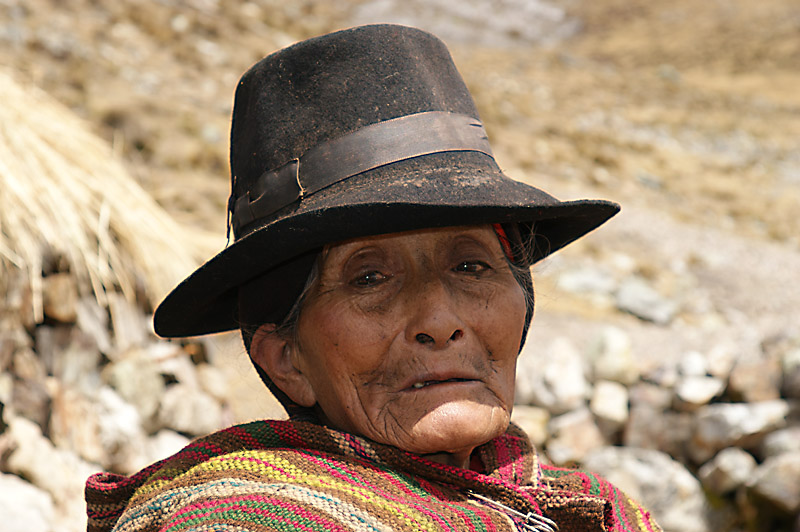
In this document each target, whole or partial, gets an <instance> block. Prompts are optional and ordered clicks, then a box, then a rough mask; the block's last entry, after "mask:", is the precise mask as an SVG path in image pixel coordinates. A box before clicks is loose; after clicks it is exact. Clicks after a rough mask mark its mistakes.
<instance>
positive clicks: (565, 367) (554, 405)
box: [515, 337, 590, 415]
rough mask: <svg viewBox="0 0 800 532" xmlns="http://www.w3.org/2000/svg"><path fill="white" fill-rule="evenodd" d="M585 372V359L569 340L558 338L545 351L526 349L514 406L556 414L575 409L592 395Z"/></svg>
mask: <svg viewBox="0 0 800 532" xmlns="http://www.w3.org/2000/svg"><path fill="white" fill-rule="evenodd" d="M529 345H531V344H530V343H529V344H526V347H527V346H529ZM585 373H586V372H585V366H584V361H583V358H582V357H581V355H580V353H579V352H578V350H577V349H576V348H575V346H574V345H573V344H572V342H570V341H569V340H567V339H566V338H563V337H558V338H556V339H555V340H553V342H552V343H551V344H550V345H549V346H547V347H545V348H542V346H540V345H537V346H535V348H531V349H525V348H523V351H522V355H521V356H520V358H519V362H518V363H517V388H516V400H515V403H516V404H530V405H534V406H540V407H542V408H546V409H547V410H548V411H549V412H550V413H551V414H554V415H558V414H563V413H565V412H568V411H570V410H574V409H576V408H578V407H580V406H582V405H583V404H584V403H585V401H586V398H587V396H588V395H589V391H590V390H589V383H588V382H587V380H586V376H585Z"/></svg>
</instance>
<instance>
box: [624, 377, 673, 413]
mask: <svg viewBox="0 0 800 532" xmlns="http://www.w3.org/2000/svg"><path fill="white" fill-rule="evenodd" d="M628 395H629V397H630V404H631V406H633V405H646V406H649V407H651V408H653V409H656V410H666V409H667V408H669V407H670V406H671V405H672V392H671V391H670V390H668V389H664V388H663V387H661V386H658V385H656V384H652V383H649V382H637V383H636V384H634V385H633V386H631V387H630V388H629V389H628Z"/></svg>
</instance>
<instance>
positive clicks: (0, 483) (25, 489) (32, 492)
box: [0, 473, 56, 532]
mask: <svg viewBox="0 0 800 532" xmlns="http://www.w3.org/2000/svg"><path fill="white" fill-rule="evenodd" d="M0 516H2V521H3V524H2V529H3V531H4V532H51V531H52V530H55V529H56V519H55V506H54V505H53V499H52V498H51V497H50V494H49V493H47V492H46V491H43V490H41V489H39V488H37V487H36V486H34V485H33V484H30V483H28V482H25V481H24V480H22V479H21V478H19V477H18V476H16V475H8V474H5V473H0Z"/></svg>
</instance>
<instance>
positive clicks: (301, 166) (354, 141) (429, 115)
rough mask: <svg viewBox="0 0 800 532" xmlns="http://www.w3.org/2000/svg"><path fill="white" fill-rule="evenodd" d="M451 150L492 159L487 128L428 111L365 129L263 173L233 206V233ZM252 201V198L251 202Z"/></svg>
mask: <svg viewBox="0 0 800 532" xmlns="http://www.w3.org/2000/svg"><path fill="white" fill-rule="evenodd" d="M453 151H477V152H480V153H484V154H486V155H488V156H489V157H493V156H492V150H491V147H490V146H489V139H488V138H487V136H486V131H485V130H484V129H483V124H481V122H480V121H479V120H478V119H476V118H474V117H471V116H467V115H463V114H456V113H448V112H446V111H427V112H424V113H417V114H413V115H407V116H401V117H399V118H393V119H391V120H386V121H384V122H378V123H375V124H371V125H369V126H366V127H363V128H361V129H358V130H356V131H353V132H352V133H349V134H347V135H344V136H341V137H338V138H335V139H333V140H330V141H327V142H324V143H322V144H319V145H317V146H314V147H313V148H311V149H309V150H308V151H307V152H305V153H304V154H303V155H301V156H300V157H299V158H297V159H292V160H291V161H289V162H288V163H286V164H285V165H283V166H281V167H280V168H278V169H277V170H270V171H267V172H264V173H263V174H262V175H261V176H260V177H259V178H258V179H257V180H256V182H255V183H254V185H253V187H252V189H251V190H249V191H248V192H247V193H246V194H245V195H243V196H242V197H240V198H238V199H237V200H236V202H235V204H234V206H233V212H232V221H233V227H234V231H235V232H236V233H237V234H238V233H239V230H240V229H241V228H243V227H245V226H247V225H248V224H250V223H252V222H254V221H255V220H257V219H259V218H263V217H265V216H268V215H270V214H272V213H274V212H275V211H277V210H279V209H281V208H283V207H286V206H287V205H290V204H292V203H294V202H295V201H297V200H299V199H302V198H304V197H306V196H310V195H311V194H314V193H315V192H318V191H320V190H322V189H323V188H325V187H328V186H330V185H333V184H334V183H338V182H340V181H344V180H345V179H348V178H350V177H353V176H354V175H358V174H360V173H362V172H366V171H367V170H373V169H375V168H378V167H380V166H384V165H387V164H391V163H396V162H399V161H403V160H406V159H411V158H414V157H419V156H421V155H430V154H432V153H442V152H453ZM251 197H252V198H254V199H251Z"/></svg>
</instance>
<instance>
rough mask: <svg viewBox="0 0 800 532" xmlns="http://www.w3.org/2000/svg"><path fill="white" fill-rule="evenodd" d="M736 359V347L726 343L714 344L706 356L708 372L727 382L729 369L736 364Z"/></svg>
mask: <svg viewBox="0 0 800 532" xmlns="http://www.w3.org/2000/svg"><path fill="white" fill-rule="evenodd" d="M736 359H737V356H736V348H735V347H734V346H732V345H728V344H718V345H715V346H714V347H712V348H711V349H710V350H709V352H708V355H707V356H706V364H707V365H708V374H709V375H711V376H712V377H716V378H718V379H722V380H723V381H725V382H727V381H728V378H729V377H730V374H731V370H732V369H733V366H734V365H735V364H736Z"/></svg>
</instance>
